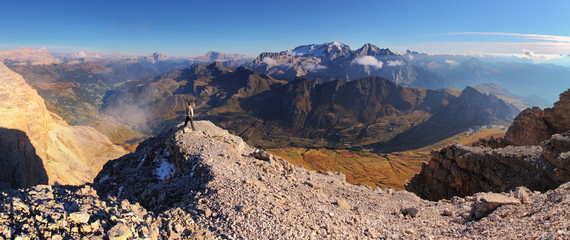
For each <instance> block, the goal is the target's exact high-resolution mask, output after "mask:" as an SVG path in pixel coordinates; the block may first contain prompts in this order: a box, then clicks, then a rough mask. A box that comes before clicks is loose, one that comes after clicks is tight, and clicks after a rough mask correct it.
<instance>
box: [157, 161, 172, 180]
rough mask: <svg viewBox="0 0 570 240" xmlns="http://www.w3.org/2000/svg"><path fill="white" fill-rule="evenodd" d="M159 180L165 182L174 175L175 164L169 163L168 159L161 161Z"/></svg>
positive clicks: (158, 169)
mask: <svg viewBox="0 0 570 240" xmlns="http://www.w3.org/2000/svg"><path fill="white" fill-rule="evenodd" d="M155 173H156V176H157V177H158V179H160V180H162V181H164V180H166V179H168V178H170V177H171V176H172V175H173V174H174V164H172V163H170V162H168V160H166V158H161V159H160V166H159V167H158V168H157V169H156V172H155Z"/></svg>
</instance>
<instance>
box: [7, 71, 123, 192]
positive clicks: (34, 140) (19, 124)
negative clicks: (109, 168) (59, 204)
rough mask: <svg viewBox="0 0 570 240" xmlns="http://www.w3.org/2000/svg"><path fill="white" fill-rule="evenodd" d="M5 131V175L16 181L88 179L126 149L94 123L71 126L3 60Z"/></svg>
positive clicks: (9, 181)
mask: <svg viewBox="0 0 570 240" xmlns="http://www.w3.org/2000/svg"><path fill="white" fill-rule="evenodd" d="M0 131H1V132H2V134H1V135H0V143H1V145H2V147H0V149H1V150H3V151H2V152H0V164H1V166H5V168H0V172H1V173H0V176H1V177H0V181H2V182H4V183H5V184H7V185H10V186H11V187H30V186H32V185H35V184H39V183H43V184H46V183H50V184H54V183H59V184H83V183H85V182H89V181H92V180H93V178H94V177H95V175H96V174H97V172H98V171H99V170H100V169H101V168H102V167H103V164H105V162H107V161H108V160H109V159H114V158H117V157H119V156H122V155H124V154H125V151H124V150H123V149H122V148H120V147H118V146H115V145H113V144H112V143H111V142H110V141H109V139H108V138H107V137H105V136H104V135H102V134H101V133H99V132H97V131H96V130H95V129H93V128H90V127H80V126H69V125H68V124H67V123H66V122H65V121H63V120H62V119H61V118H60V117H59V116H57V115H56V114H53V113H51V112H49V111H48V110H47V109H46V106H45V104H44V100H43V99H42V98H41V97H40V96H39V95H38V94H37V92H36V91H35V90H33V89H32V88H31V87H30V86H28V85H27V84H26V82H25V81H24V79H23V78H22V77H21V76H20V75H18V74H16V73H14V72H13V71H11V70H10V69H9V68H8V67H6V66H5V65H3V64H1V63H0ZM46 174H47V176H46Z"/></svg>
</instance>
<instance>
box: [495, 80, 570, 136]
mask: <svg viewBox="0 0 570 240" xmlns="http://www.w3.org/2000/svg"><path fill="white" fill-rule="evenodd" d="M569 131H570V89H569V90H568V91H565V92H563V93H562V94H560V100H559V101H558V102H556V103H554V107H552V108H546V109H544V110H541V109H540V108H538V107H534V108H529V109H526V110H524V111H523V112H522V113H521V114H519V115H518V116H517V117H516V118H515V119H514V121H513V124H512V125H511V127H509V130H508V131H507V133H506V134H505V142H506V143H507V144H509V145H517V146H524V145H535V146H536V145H540V144H541V143H542V142H543V141H544V140H547V139H549V138H550V136H551V135H553V134H556V133H565V132H569Z"/></svg>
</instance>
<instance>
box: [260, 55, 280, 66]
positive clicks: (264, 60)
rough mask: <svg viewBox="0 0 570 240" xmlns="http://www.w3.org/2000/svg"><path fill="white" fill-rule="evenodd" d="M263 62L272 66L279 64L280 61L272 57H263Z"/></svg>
mask: <svg viewBox="0 0 570 240" xmlns="http://www.w3.org/2000/svg"><path fill="white" fill-rule="evenodd" d="M261 62H263V63H265V64H267V65H269V66H270V67H272V66H277V65H279V62H277V60H275V59H273V58H270V57H265V58H263V60H261Z"/></svg>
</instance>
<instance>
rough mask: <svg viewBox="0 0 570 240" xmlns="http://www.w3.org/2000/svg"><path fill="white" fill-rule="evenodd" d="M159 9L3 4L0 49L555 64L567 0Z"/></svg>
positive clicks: (206, 4)
mask: <svg viewBox="0 0 570 240" xmlns="http://www.w3.org/2000/svg"><path fill="white" fill-rule="evenodd" d="M158 2H159V1H119V0H115V1H59V0H50V1H25V0H20V1H9V2H3V3H2V9H3V10H2V11H1V14H0V29H2V31H0V49H14V48H20V47H34V48H39V47H42V46H45V47H47V48H48V50H50V52H76V51H79V50H89V51H91V52H101V53H113V52H120V53H123V54H131V55H150V54H151V53H152V52H155V51H159V52H163V53H164V54H166V55H167V56H198V55H203V54H204V53H205V52H207V51H209V50H217V51H221V52H227V53H241V54H246V55H251V56H255V55H257V54H259V53H261V52H263V51H282V50H287V49H291V48H293V47H295V46H299V45H304V44H311V43H324V42H332V41H340V42H343V43H346V44H348V45H350V46H351V48H353V49H356V48H359V47H361V46H362V45H363V44H364V43H367V42H370V43H373V44H376V45H377V46H379V47H388V48H391V49H393V50H397V51H403V50H406V49H410V50H416V51H428V52H433V53H442V52H444V53H467V52H475V53H478V52H483V53H492V54H496V53H500V54H521V55H522V54H524V53H525V52H523V51H524V50H527V52H526V53H527V54H528V53H529V52H532V53H533V54H534V55H533V56H534V57H536V58H537V59H538V60H540V59H539V58H540V57H542V58H544V60H546V59H554V60H552V61H562V62H564V61H568V57H564V56H566V55H570V40H569V38H570V1H567V0H559V1H524V0H523V1H520V0H519V1H497V0H494V1H487V0H478V1H457V0H456V1H406V0H400V1H383V0H378V1H336V0H332V1H311V0H304V1H297V0H293V1H273V0H265V1H160V3H158ZM529 34H532V35H529ZM533 36H534V37H533ZM537 36H538V37H537ZM565 37H566V38H565ZM560 55H562V56H560ZM529 56H530V55H529ZM557 56H559V57H557Z"/></svg>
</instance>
